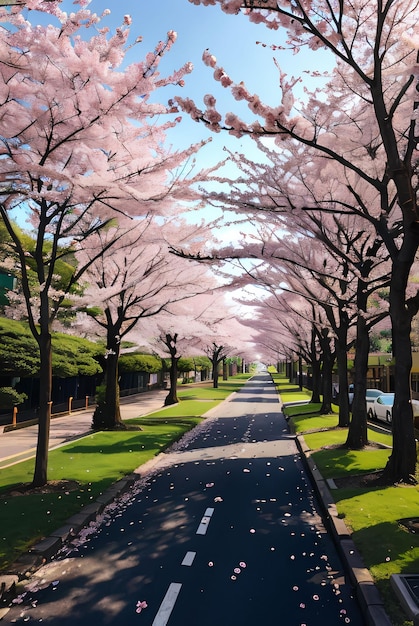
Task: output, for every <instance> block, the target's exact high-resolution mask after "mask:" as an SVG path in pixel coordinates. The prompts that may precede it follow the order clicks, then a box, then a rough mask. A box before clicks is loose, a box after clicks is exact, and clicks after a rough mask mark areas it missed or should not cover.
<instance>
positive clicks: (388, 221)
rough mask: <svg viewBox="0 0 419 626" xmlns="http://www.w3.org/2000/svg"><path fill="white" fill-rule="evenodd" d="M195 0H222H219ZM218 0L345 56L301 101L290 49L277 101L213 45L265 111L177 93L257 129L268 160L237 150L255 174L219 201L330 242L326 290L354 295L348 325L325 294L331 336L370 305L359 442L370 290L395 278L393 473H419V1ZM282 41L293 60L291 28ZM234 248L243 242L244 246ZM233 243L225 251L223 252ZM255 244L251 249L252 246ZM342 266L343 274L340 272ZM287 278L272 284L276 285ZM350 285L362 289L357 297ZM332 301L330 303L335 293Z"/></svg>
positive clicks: (360, 374)
mask: <svg viewBox="0 0 419 626" xmlns="http://www.w3.org/2000/svg"><path fill="white" fill-rule="evenodd" d="M190 1H191V2H193V3H194V4H204V5H212V4H214V0H190ZM215 1H216V3H218V4H219V5H220V7H221V8H222V9H223V10H224V11H225V12H227V13H230V14H232V15H234V14H235V13H238V12H239V11H244V12H245V13H246V14H247V15H248V17H249V19H250V20H251V21H252V22H255V23H258V24H264V25H265V26H266V27H267V28H269V29H274V30H278V32H280V33H282V32H284V31H286V35H287V37H286V44H283V45H284V46H285V47H287V48H288V49H293V50H294V52H295V53H298V52H299V51H300V50H301V49H302V48H309V49H311V50H312V51H313V54H314V53H315V51H316V50H318V49H322V50H323V52H324V54H325V53H329V55H330V60H331V64H333V69H332V70H331V71H330V73H329V74H328V77H326V73H323V72H322V73H320V72H318V71H316V72H313V73H312V75H311V79H312V80H311V81H310V87H307V88H306V90H305V95H304V97H303V98H302V99H301V101H297V100H296V96H295V91H296V85H297V84H298V82H299V79H298V78H296V79H294V78H287V76H286V74H285V72H284V71H282V70H281V68H280V63H279V62H278V70H279V84H280V90H281V93H280V97H279V101H280V104H278V105H277V106H274V107H273V106H269V105H267V104H265V103H263V102H262V101H261V100H260V98H259V97H258V95H257V94H253V93H251V92H250V91H249V90H248V89H247V87H246V85H245V83H244V82H240V83H235V82H234V81H233V79H232V78H231V77H230V76H229V75H228V74H227V72H226V71H225V70H224V68H223V67H222V66H220V65H218V64H217V60H216V58H215V56H213V54H212V53H211V51H209V50H207V51H205V52H204V55H203V60H204V62H205V63H206V65H208V66H209V67H210V68H212V69H213V72H214V78H215V80H217V81H219V82H220V84H221V85H222V86H223V87H225V88H226V89H229V90H230V91H231V94H232V96H233V97H234V98H235V99H236V100H240V101H243V102H244V103H246V104H247V105H248V107H249V109H250V111H251V114H252V115H254V116H255V118H253V120H246V119H242V118H241V117H240V116H239V115H238V114H234V113H227V114H225V115H223V113H222V112H220V111H219V110H217V105H216V101H215V98H213V97H212V96H211V95H207V96H206V97H205V98H204V103H205V105H206V108H205V109H201V108H199V106H197V105H196V104H195V102H193V101H192V100H190V99H189V98H180V97H178V98H177V99H176V101H177V104H178V106H179V108H180V109H182V110H183V111H186V112H188V113H189V114H190V115H191V116H192V117H193V119H195V120H197V121H201V122H202V123H204V124H206V125H207V126H208V127H209V128H211V129H213V130H215V131H218V132H219V131H220V130H223V129H224V130H225V131H226V132H229V133H230V134H233V135H236V136H237V137H242V136H243V135H249V136H251V137H253V138H254V140H255V142H256V144H257V145H258V146H259V148H260V150H261V153H262V155H263V159H262V163H261V164H260V165H256V164H254V163H251V164H249V163H247V167H246V165H245V162H246V160H245V158H244V155H238V156H237V164H238V166H239V167H242V168H243V170H244V171H245V175H244V176H243V178H242V179H241V180H240V179H239V180H237V181H235V182H233V192H232V193H230V192H228V193H227V194H222V193H218V192H212V193H211V194H210V195H209V199H210V200H212V201H213V202H214V203H225V202H226V201H227V203H228V204H227V206H230V208H233V209H235V210H236V211H237V212H239V213H241V214H242V213H245V214H246V215H248V216H249V217H251V218H252V219H254V220H259V221H260V223H261V224H266V223H269V221H270V220H272V222H276V220H277V216H278V214H281V216H282V224H283V231H282V232H283V233H284V234H285V233H287V237H290V236H291V237H292V238H293V239H294V244H295V245H301V246H302V245H303V244H300V240H301V239H303V238H305V239H308V240H309V244H308V245H312V242H313V239H314V238H316V239H318V240H319V241H321V242H322V243H323V244H325V250H327V252H326V251H325V252H324V255H327V258H326V261H325V262H326V265H325V267H324V272H323V278H322V279H321V282H322V283H323V288H324V289H326V290H327V289H329V290H330V288H333V289H336V295H335V297H334V298H335V301H334V308H335V307H337V306H338V302H337V300H336V298H339V299H342V301H343V300H345V304H344V306H342V307H341V308H340V309H339V312H340V315H341V319H340V321H339V323H338V326H336V327H335V328H334V325H335V321H336V317H335V316H334V317H335V321H334V322H333V323H332V322H331V319H330V312H328V311H327V308H325V306H323V313H322V315H323V316H324V317H325V319H326V321H327V322H328V323H327V326H326V325H324V322H320V323H321V326H323V328H324V329H323V331H321V336H323V339H326V342H327V341H329V340H330V337H328V333H329V331H328V328H329V329H330V330H332V329H333V332H334V333H335V336H336V338H338V343H339V342H340V334H339V330H338V328H339V329H340V328H341V327H342V324H343V325H345V326H348V324H351V323H352V322H351V317H352V314H353V313H352V311H353V310H355V311H356V312H358V311H359V315H357V321H356V327H357V332H358V335H357V339H356V342H357V343H356V375H355V376H356V377H355V397H354V403H353V424H354V426H353V428H354V429H355V428H356V430H357V432H356V435H355V434H354V432H352V435H353V436H354V440H353V442H352V443H353V444H356V445H358V444H362V443H363V438H364V439H365V437H366V435H365V432H366V430H365V420H366V408H365V386H366V376H365V371H366V355H367V346H368V343H367V330H368V327H369V326H371V324H372V323H373V319H372V317H371V316H370V315H369V312H368V306H369V302H368V301H369V298H368V296H369V294H373V293H374V292H377V291H378V290H379V289H380V288H381V287H382V286H385V285H386V284H388V285H389V296H388V300H389V315H390V318H391V329H392V339H393V354H394V359H395V378H394V384H395V403H394V408H393V451H392V454H391V456H390V459H389V462H388V464H387V467H386V469H385V477H386V478H387V479H389V480H391V481H406V482H410V481H414V480H415V472H416V444H415V436H414V428H413V419H412V406H411V402H410V400H411V391H410V371H411V365H412V357H411V341H410V331H411V323H412V318H413V316H414V315H416V313H417V311H418V308H419V293H418V291H417V289H413V290H412V284H409V278H410V275H411V271H412V267H413V265H414V262H415V258H416V254H417V250H418V246H419V212H418V205H417V167H418V153H417V142H418V135H419V132H418V128H417V121H416V120H417V112H418V110H419V106H418V104H419V97H418V95H417V85H418V76H417V72H418V64H417V56H418V48H419V41H418V39H417V35H415V34H414V29H415V27H416V23H417V15H418V10H419V5H418V2H417V1H416V0H411V1H409V2H406V1H405V0H387V1H386V2H379V3H374V4H373V5H372V4H371V3H370V2H368V1H367V0H355V2H351V3H346V2H345V3H343V2H339V3H338V2H336V3H333V2H332V3H331V2H328V1H326V0H316V1H313V2H302V1H300V0H293V1H292V2H291V3H290V2H282V0H279V1H277V0H215ZM231 19H232V20H234V17H232V18H231ZM281 41H282V39H281ZM277 51H278V58H279V59H280V51H281V43H280V41H279V44H278V47H277ZM324 54H323V56H322V59H324ZM316 77H318V78H320V79H321V80H320V86H319V88H317V89H316V88H314V87H312V85H313V81H314V80H315V79H316ZM218 180H220V179H218ZM229 184H230V185H231V184H232V183H231V181H229ZM276 233H277V234H278V231H276ZM264 237H266V229H265V231H264ZM274 243H275V241H274ZM304 245H306V244H304ZM267 248H269V246H267V241H266V239H264V240H263V244H262V245H260V246H259V252H256V251H255V246H254V245H253V244H252V248H251V251H250V253H251V256H252V257H253V258H254V256H255V255H259V258H260V259H264V258H265V255H266V250H267ZM230 252H231V254H232V255H233V256H234V255H237V251H234V252H233V251H230ZM228 254H229V251H228V250H225V251H224V256H225V257H227V256H228ZM215 255H216V256H217V255H218V256H219V255H220V253H219V252H216V253H215ZM329 255H331V256H329ZM242 256H246V250H245V249H243V251H242ZM268 256H269V253H268ZM276 256H278V257H279V258H280V259H281V260H282V259H284V258H285V257H286V258H287V263H288V262H291V261H292V262H293V263H294V267H295V265H298V264H299V261H297V260H296V259H295V250H294V251H292V253H288V252H287V253H285V252H284V250H282V251H279V252H278V254H276V253H275V254H274V257H276ZM269 258H271V257H269ZM331 259H333V263H332V260H331ZM338 259H339V260H338ZM265 260H266V259H265ZM311 261H313V259H312V258H311ZM275 264H277V260H275ZM288 267H289V265H288ZM305 271H306V272H307V271H308V272H310V274H312V272H313V271H316V272H317V274H318V278H319V277H320V274H319V273H318V272H319V267H318V265H317V266H316V267H315V268H314V267H311V266H310V267H308V266H307V267H305ZM284 272H285V273H288V274H289V273H290V271H289V270H284ZM330 272H333V276H335V280H333V279H331V280H329V279H330V276H331V274H330ZM292 273H294V270H292ZM352 277H353V278H354V280H355V286H353V284H352V280H351V279H352ZM283 280H285V285H287V284H290V281H289V279H288V277H284V278H283ZM338 283H340V284H339V289H337V285H338ZM280 286H281V285H280V284H278V283H275V284H274V285H273V287H274V289H276V290H277V289H278V288H279V287H280ZM290 288H291V290H293V289H294V287H293V286H291V287H290ZM297 290H298V289H297ZM349 292H352V293H351V295H350V300H349V301H348V302H346V300H347V295H349ZM321 300H322V303H326V304H327V301H326V300H324V293H322V296H321ZM316 315H318V313H316ZM345 318H346V319H345ZM309 319H310V317H309ZM311 319H314V316H311ZM377 319H379V316H378V318H377ZM353 323H355V322H353ZM355 439H356V440H357V441H355Z"/></svg>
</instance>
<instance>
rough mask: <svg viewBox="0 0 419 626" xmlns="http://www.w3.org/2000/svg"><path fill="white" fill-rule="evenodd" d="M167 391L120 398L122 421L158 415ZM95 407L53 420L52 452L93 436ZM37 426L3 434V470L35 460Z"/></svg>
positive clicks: (0, 450)
mask: <svg viewBox="0 0 419 626" xmlns="http://www.w3.org/2000/svg"><path fill="white" fill-rule="evenodd" d="M166 396H167V391H164V390H155V391H146V392H144V393H139V394H136V395H134V396H128V397H125V398H121V414H122V419H123V420H125V419H130V418H134V417H138V416H140V415H146V414H147V413H151V412H153V411H157V410H158V409H160V408H162V407H163V405H164V399H165V398H166ZM93 411H94V407H90V408H88V409H86V410H82V411H74V412H73V413H71V414H69V415H65V416H64V417H56V418H53V419H52V420H51V430H50V450H52V449H54V448H57V447H59V446H61V445H63V444H65V443H66V442H68V441H71V440H72V439H74V438H78V437H82V436H83V435H85V434H87V433H88V432H90V427H91V423H92V416H93ZM37 435H38V426H37V425H33V426H25V427H24V428H18V429H16V430H11V431H9V432H6V433H5V432H3V428H2V429H1V430H0V468H1V467H7V466H8V465H12V464H13V463H17V462H19V461H22V460H24V459H29V458H32V457H34V456H35V452H36V441H37Z"/></svg>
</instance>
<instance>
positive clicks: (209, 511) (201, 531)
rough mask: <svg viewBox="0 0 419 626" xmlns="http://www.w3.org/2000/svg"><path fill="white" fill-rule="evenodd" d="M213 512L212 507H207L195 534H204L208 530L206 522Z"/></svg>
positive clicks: (207, 522)
mask: <svg viewBox="0 0 419 626" xmlns="http://www.w3.org/2000/svg"><path fill="white" fill-rule="evenodd" d="M213 513H214V509H213V508H211V507H209V508H208V509H207V510H206V511H205V514H204V517H203V518H202V519H201V523H200V524H199V526H198V530H197V531H196V534H197V535H205V533H206V532H207V530H208V524H209V523H210V520H211V517H212V514H213Z"/></svg>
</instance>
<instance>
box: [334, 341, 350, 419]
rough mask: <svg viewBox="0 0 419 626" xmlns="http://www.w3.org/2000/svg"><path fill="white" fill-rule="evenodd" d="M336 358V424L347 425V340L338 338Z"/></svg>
mask: <svg viewBox="0 0 419 626" xmlns="http://www.w3.org/2000/svg"><path fill="white" fill-rule="evenodd" d="M336 360H337V364H338V377H339V422H338V425H339V426H340V427H341V428H342V427H346V426H348V425H349V397H348V353H347V340H346V337H345V339H344V340H340V339H338V342H337V347H336Z"/></svg>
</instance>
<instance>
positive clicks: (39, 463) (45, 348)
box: [32, 327, 52, 487]
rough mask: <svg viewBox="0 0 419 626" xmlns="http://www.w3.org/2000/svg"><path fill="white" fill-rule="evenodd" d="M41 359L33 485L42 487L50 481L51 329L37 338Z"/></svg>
mask: <svg viewBox="0 0 419 626" xmlns="http://www.w3.org/2000/svg"><path fill="white" fill-rule="evenodd" d="M37 341H38V346H39V357H40V375H39V413H38V415H39V417H38V441H37V447H36V457H35V471H34V476H33V481H32V485H33V486H34V487H42V486H43V485H45V484H46V483H47V481H48V449H49V430H50V423H51V397H52V345H51V333H50V331H49V328H45V329H42V327H41V332H40V334H39V336H38V337H37Z"/></svg>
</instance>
